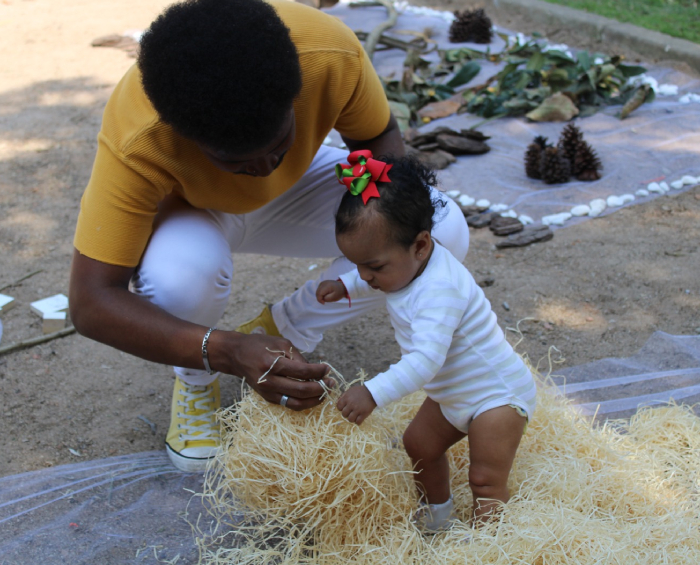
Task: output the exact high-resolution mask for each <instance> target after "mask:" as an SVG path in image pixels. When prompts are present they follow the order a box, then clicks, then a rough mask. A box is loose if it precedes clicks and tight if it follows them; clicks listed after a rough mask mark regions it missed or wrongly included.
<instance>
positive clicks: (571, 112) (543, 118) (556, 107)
mask: <svg viewBox="0 0 700 565" xmlns="http://www.w3.org/2000/svg"><path fill="white" fill-rule="evenodd" d="M577 114H578V108H577V107H576V105H575V104H574V103H573V102H572V101H571V99H570V98H569V97H568V96H566V95H564V94H562V93H561V92H557V93H556V94H552V96H550V97H549V98H546V99H545V100H544V101H543V102H542V104H540V105H539V106H538V107H537V108H535V109H534V110H532V111H531V112H528V113H527V114H526V116H527V117H528V118H529V119H530V120H532V121H533V122H567V121H569V120H570V119H571V118H573V117H574V116H576V115H577Z"/></svg>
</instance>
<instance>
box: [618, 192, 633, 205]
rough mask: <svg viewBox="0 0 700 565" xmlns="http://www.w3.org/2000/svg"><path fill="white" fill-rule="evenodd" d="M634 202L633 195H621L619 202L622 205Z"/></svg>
mask: <svg viewBox="0 0 700 565" xmlns="http://www.w3.org/2000/svg"><path fill="white" fill-rule="evenodd" d="M633 200H634V194H623V195H622V196H620V202H622V203H623V204H627V203H628V202H632V201H633Z"/></svg>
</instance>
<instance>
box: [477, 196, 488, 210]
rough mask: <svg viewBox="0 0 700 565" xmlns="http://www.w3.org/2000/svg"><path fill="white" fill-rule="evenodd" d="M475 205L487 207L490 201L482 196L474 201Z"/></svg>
mask: <svg viewBox="0 0 700 565" xmlns="http://www.w3.org/2000/svg"><path fill="white" fill-rule="evenodd" d="M476 205H477V206H481V207H482V208H489V207H490V206H491V202H489V201H488V200H486V198H482V199H481V200H477V201H476Z"/></svg>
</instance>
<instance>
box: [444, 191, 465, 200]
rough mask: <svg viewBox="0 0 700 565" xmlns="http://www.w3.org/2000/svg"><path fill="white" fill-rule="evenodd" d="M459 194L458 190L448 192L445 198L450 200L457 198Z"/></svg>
mask: <svg viewBox="0 0 700 565" xmlns="http://www.w3.org/2000/svg"><path fill="white" fill-rule="evenodd" d="M460 194H462V193H461V192H460V191H459V190H448V191H447V196H449V197H450V198H457V197H458V196H459V195H460Z"/></svg>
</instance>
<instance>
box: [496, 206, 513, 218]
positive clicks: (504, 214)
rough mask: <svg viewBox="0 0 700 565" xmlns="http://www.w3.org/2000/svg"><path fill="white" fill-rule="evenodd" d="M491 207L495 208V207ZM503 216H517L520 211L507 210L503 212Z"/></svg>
mask: <svg viewBox="0 0 700 565" xmlns="http://www.w3.org/2000/svg"><path fill="white" fill-rule="evenodd" d="M491 209H492V210H493V208H491ZM501 216H503V217H504V218H517V217H518V213H517V212H516V211H515V210H508V211H507V212H503V214H501Z"/></svg>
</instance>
